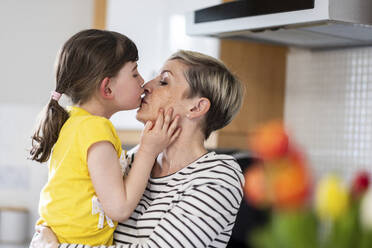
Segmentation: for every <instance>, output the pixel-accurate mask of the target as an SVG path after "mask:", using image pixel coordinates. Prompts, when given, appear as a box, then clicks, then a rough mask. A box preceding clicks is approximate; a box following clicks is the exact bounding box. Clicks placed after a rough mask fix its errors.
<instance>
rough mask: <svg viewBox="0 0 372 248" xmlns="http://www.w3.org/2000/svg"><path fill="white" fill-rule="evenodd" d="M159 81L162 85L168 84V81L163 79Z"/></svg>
mask: <svg viewBox="0 0 372 248" xmlns="http://www.w3.org/2000/svg"><path fill="white" fill-rule="evenodd" d="M159 83H160V85H162V86H164V85H168V83H167V82H165V81H163V80H160V81H159Z"/></svg>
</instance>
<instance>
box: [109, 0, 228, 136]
mask: <svg viewBox="0 0 372 248" xmlns="http://www.w3.org/2000/svg"><path fill="white" fill-rule="evenodd" d="M220 2H221V0H203V1H200V0H187V1H174V0H156V1H149V0H136V1H122V0H108V11H107V28H108V29H110V30H114V31H117V32H120V33H123V34H125V35H127V36H128V37H129V38H131V39H132V40H133V41H134V42H135V43H136V45H137V47H138V50H139V57H140V59H139V63H138V64H139V71H140V73H141V74H142V76H143V78H144V79H145V81H147V80H150V79H152V78H153V77H154V76H155V75H156V74H157V73H158V71H159V70H160V68H161V67H162V65H163V63H164V62H165V60H166V59H167V58H168V57H169V56H170V55H171V54H172V53H173V52H175V51H177V50H179V49H189V50H194V51H199V52H203V53H206V54H208V55H211V56H214V57H218V56H219V41H218V40H217V39H214V38H194V37H193V38H191V37H188V36H186V33H185V25H184V17H183V15H184V14H185V13H186V12H187V11H192V10H195V9H199V8H203V7H209V6H212V5H216V4H219V3H220ZM135 112H136V111H126V112H120V113H118V114H116V115H114V116H113V117H112V119H111V120H112V121H113V123H114V125H115V127H116V128H119V129H142V124H141V123H139V122H138V121H136V119H135Z"/></svg>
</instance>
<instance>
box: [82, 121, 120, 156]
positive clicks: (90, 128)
mask: <svg viewBox="0 0 372 248" xmlns="http://www.w3.org/2000/svg"><path fill="white" fill-rule="evenodd" d="M77 136H78V140H79V144H80V147H81V149H82V150H81V154H82V155H83V158H87V153H88V149H89V148H90V147H91V146H92V145H93V144H95V143H97V142H101V141H108V142H110V143H111V144H112V145H113V146H114V148H115V150H116V152H117V156H118V158H120V155H121V152H122V149H121V141H120V139H119V137H118V135H117V133H116V131H115V128H114V126H113V125H112V123H111V122H110V121H109V120H107V119H105V118H97V117H95V118H90V119H87V120H84V121H83V122H82V123H81V125H80V130H79V133H78V134H77Z"/></svg>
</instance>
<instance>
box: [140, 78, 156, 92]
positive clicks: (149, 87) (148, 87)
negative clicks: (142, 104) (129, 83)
mask: <svg viewBox="0 0 372 248" xmlns="http://www.w3.org/2000/svg"><path fill="white" fill-rule="evenodd" d="M153 81H154V79H153V80H151V81H148V82H146V83H145V85H144V86H143V89H144V90H145V93H150V92H151V91H152V83H153Z"/></svg>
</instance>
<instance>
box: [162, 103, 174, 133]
mask: <svg viewBox="0 0 372 248" xmlns="http://www.w3.org/2000/svg"><path fill="white" fill-rule="evenodd" d="M172 114H173V108H169V109H168V110H167V113H166V114H165V118H164V123H163V128H165V129H166V130H167V129H168V128H169V123H170V122H171V120H172Z"/></svg>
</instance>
